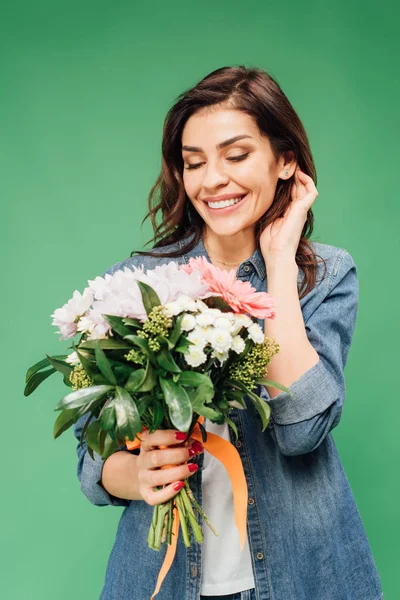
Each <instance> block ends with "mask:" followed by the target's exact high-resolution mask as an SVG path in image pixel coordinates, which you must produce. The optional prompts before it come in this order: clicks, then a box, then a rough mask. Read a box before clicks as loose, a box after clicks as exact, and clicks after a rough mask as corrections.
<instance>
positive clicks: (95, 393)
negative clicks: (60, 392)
mask: <svg viewBox="0 0 400 600" xmlns="http://www.w3.org/2000/svg"><path fill="white" fill-rule="evenodd" d="M113 389H114V387H113V386H112V385H93V386H90V387H87V388H81V389H79V390H75V391H74V392H71V393H70V394H68V395H67V396H64V398H63V399H62V400H60V402H59V403H58V404H57V406H56V407H55V409H54V410H64V409H66V408H78V407H81V406H83V405H85V404H88V403H89V402H91V401H92V400H96V399H99V398H101V397H102V396H104V394H107V393H108V392H110V391H111V390H113Z"/></svg>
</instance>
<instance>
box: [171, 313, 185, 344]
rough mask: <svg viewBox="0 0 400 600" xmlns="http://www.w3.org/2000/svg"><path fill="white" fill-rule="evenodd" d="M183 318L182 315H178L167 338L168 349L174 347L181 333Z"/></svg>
mask: <svg viewBox="0 0 400 600" xmlns="http://www.w3.org/2000/svg"><path fill="white" fill-rule="evenodd" d="M184 316H185V315H184V314H182V315H179V317H178V318H177V319H176V322H175V325H174V326H173V328H172V331H171V333H170V334H169V336H168V339H169V343H170V349H171V348H173V347H174V346H175V344H176V343H177V341H178V340H179V337H180V335H181V333H182V320H183V317H184Z"/></svg>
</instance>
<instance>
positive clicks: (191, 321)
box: [181, 314, 196, 331]
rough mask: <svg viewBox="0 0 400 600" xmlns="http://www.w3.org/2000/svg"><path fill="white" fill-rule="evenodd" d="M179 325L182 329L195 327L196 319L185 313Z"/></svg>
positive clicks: (187, 329)
mask: <svg viewBox="0 0 400 600" xmlns="http://www.w3.org/2000/svg"><path fill="white" fill-rule="evenodd" d="M181 327H182V329H183V331H191V330H192V329H194V328H195V327H196V319H195V317H194V316H193V315H191V314H186V315H184V316H183V317H182V322H181Z"/></svg>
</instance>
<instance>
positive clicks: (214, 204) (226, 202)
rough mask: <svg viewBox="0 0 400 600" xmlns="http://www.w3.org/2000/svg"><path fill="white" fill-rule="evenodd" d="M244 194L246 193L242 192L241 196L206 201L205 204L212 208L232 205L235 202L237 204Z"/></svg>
mask: <svg viewBox="0 0 400 600" xmlns="http://www.w3.org/2000/svg"><path fill="white" fill-rule="evenodd" d="M246 196H247V194H244V195H243V196H238V197H237V198H231V199H230V200H220V201H219V202H206V204H207V206H208V207H209V208H214V209H218V208H227V207H228V206H234V205H235V204H239V202H241V201H242V200H243V199H244V198H245V197H246Z"/></svg>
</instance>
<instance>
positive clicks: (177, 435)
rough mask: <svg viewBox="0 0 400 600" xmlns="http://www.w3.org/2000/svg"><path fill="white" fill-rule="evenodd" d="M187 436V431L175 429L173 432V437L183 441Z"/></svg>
mask: <svg viewBox="0 0 400 600" xmlns="http://www.w3.org/2000/svg"><path fill="white" fill-rule="evenodd" d="M186 438H187V433H184V432H183V431H176V432H175V439H176V440H179V441H180V442H183V440H186Z"/></svg>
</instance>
